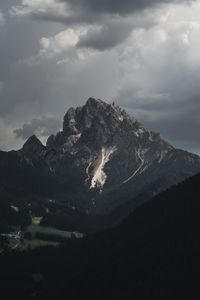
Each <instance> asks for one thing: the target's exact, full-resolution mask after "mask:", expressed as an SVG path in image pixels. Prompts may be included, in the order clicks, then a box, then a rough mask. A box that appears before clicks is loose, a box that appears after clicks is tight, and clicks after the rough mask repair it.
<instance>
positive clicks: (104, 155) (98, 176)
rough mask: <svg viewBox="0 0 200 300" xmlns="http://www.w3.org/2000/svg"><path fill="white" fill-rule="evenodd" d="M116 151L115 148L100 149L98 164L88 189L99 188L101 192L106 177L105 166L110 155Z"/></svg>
mask: <svg viewBox="0 0 200 300" xmlns="http://www.w3.org/2000/svg"><path fill="white" fill-rule="evenodd" d="M116 150H117V148H116V147H109V148H102V150H101V153H100V156H99V158H98V163H97V165H96V167H95V169H94V176H93V178H92V181H91V185H90V189H94V188H96V187H97V188H100V189H101V190H102V188H103V186H104V184H105V182H106V180H107V175H106V173H105V172H104V167H105V165H106V164H107V163H108V162H109V160H110V157H111V155H112V154H113V153H114V152H115V151H116Z"/></svg>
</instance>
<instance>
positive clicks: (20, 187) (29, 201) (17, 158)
mask: <svg viewBox="0 0 200 300" xmlns="http://www.w3.org/2000/svg"><path fill="white" fill-rule="evenodd" d="M199 171H200V158H199V157H198V156H197V155H194V154H191V153H188V152H186V151H182V150H178V149H175V148H174V147H173V146H172V145H170V144H169V143H168V142H166V141H165V140H163V139H162V138H161V136H160V135H159V134H158V133H155V132H152V131H149V130H147V129H145V128H144V127H143V125H142V124H140V123H139V122H138V121H137V120H136V119H135V118H134V117H132V116H130V115H128V114H127V113H126V112H125V111H124V110H122V109H121V108H120V107H118V106H116V105H115V104H114V103H113V104H107V103H105V102H103V101H102V100H97V99H94V98H89V99H88V100H87V102H86V104H85V105H84V106H82V107H78V108H76V109H75V108H70V109H69V110H68V111H67V113H66V115H65V116H64V121H63V128H62V130H61V131H60V132H58V133H57V134H56V135H51V136H50V137H49V138H48V140H47V144H46V146H44V145H42V143H41V142H40V141H39V139H38V138H37V137H36V136H32V137H30V138H29V139H28V140H27V141H26V143H25V144H24V146H23V147H22V149H20V150H19V151H11V152H8V153H5V152H0V174H1V182H2V185H1V192H2V195H3V197H6V199H8V203H9V205H10V206H15V207H17V208H18V209H19V211H21V209H22V207H23V209H26V210H27V211H28V213H29V214H31V215H34V216H42V217H43V224H46V225H53V226H56V227H61V228H65V227H66V228H67V227H69V226H70V227H71V228H72V229H74V228H75V229H77V227H78V229H80V228H84V230H85V227H94V228H95V226H96V225H95V224H94V219H95V220H96V221H95V222H96V223H98V224H101V225H102V226H111V225H114V224H117V223H119V221H120V220H121V219H123V218H124V217H126V216H127V215H128V214H129V213H130V212H131V211H132V210H134V209H135V208H136V207H137V206H138V205H141V204H142V203H143V202H145V201H147V200H148V199H150V198H151V197H152V196H153V195H156V194H158V193H159V192H161V191H163V190H165V189H167V188H168V187H170V186H172V185H173V184H175V183H178V182H180V181H182V180H184V179H185V178H187V177H190V176H192V175H194V174H196V173H197V172H199ZM74 220H75V221H74ZM77 222H78V223H77ZM88 222H89V223H88ZM98 226H99V225H97V227H98Z"/></svg>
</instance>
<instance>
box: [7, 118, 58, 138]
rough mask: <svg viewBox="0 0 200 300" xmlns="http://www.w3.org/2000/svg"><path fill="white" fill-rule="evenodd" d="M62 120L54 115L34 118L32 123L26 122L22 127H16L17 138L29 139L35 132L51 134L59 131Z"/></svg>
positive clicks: (41, 134) (44, 134)
mask: <svg viewBox="0 0 200 300" xmlns="http://www.w3.org/2000/svg"><path fill="white" fill-rule="evenodd" d="M60 127H61V122H60V121H59V120H57V119H55V118H53V117H44V118H43V119H33V120H32V121H31V122H30V123H28V124H24V125H23V126H22V128H18V129H15V130H14V131H13V132H14V134H15V135H16V137H17V138H22V139H27V138H29V137H30V136H31V135H33V134H38V135H40V136H49V135H51V134H53V133H56V132H58V131H59V129H60Z"/></svg>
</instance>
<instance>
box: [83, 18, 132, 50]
mask: <svg viewBox="0 0 200 300" xmlns="http://www.w3.org/2000/svg"><path fill="white" fill-rule="evenodd" d="M131 31H132V26H131V25H130V24H128V25H126V26H123V24H122V25H121V24H117V26H116V25H113V24H109V25H103V26H102V27H101V28H100V29H91V30H89V32H88V33H87V34H86V35H85V36H83V37H82V38H81V39H80V41H79V43H78V44H77V47H80V48H82V47H83V48H92V49H96V50H106V49H111V48H113V47H115V46H116V45H118V44H119V43H121V42H123V41H124V40H125V39H126V38H127V37H128V36H129V34H130V32H131Z"/></svg>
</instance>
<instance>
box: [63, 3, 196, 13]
mask: <svg viewBox="0 0 200 300" xmlns="http://www.w3.org/2000/svg"><path fill="white" fill-rule="evenodd" d="M60 2H63V1H60ZM65 2H67V3H68V4H70V6H71V7H72V8H73V9H75V10H82V11H91V12H93V13H105V14H107V13H108V14H119V15H126V14H130V13H133V12H135V11H138V10H143V9H146V8H152V7H153V6H155V5H159V4H167V3H183V2H187V3H189V2H192V1H190V0H66V1H65Z"/></svg>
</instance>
